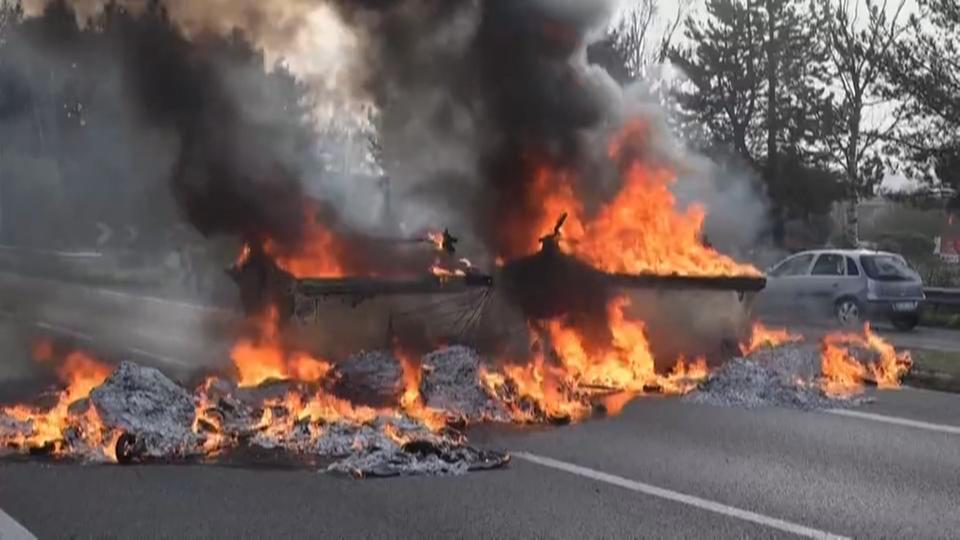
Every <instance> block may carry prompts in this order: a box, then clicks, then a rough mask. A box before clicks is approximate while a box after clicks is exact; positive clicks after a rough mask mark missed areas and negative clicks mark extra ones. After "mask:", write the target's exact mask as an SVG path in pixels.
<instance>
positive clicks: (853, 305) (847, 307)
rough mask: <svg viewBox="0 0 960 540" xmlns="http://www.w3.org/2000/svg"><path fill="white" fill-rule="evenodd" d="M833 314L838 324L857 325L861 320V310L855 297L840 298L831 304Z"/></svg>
mask: <svg viewBox="0 0 960 540" xmlns="http://www.w3.org/2000/svg"><path fill="white" fill-rule="evenodd" d="M833 316H834V317H836V319H837V322H838V323H840V326H845V327H854V326H859V325H860V322H861V321H862V320H863V311H862V310H861V308H860V303H859V302H857V300H856V299H855V298H841V299H839V300H837V303H836V304H834V305H833Z"/></svg>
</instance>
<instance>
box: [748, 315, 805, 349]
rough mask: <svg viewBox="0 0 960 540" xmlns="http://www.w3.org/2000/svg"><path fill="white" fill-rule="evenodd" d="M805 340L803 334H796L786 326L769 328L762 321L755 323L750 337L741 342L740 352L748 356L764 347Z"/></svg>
mask: <svg viewBox="0 0 960 540" xmlns="http://www.w3.org/2000/svg"><path fill="white" fill-rule="evenodd" d="M798 341H803V336H802V335H800V334H794V333H793V332H790V331H789V330H787V329H786V328H767V327H766V326H764V325H763V324H762V323H759V322H756V323H753V329H752V330H751V332H750V339H749V341H747V342H746V343H741V344H740V353H741V354H743V355H744V356H748V355H750V354H752V353H754V352H756V351H757V350H759V349H762V348H764V347H771V348H772V347H778V346H780V345H783V344H784V343H796V342H798Z"/></svg>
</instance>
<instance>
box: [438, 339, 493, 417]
mask: <svg viewBox="0 0 960 540" xmlns="http://www.w3.org/2000/svg"><path fill="white" fill-rule="evenodd" d="M421 369H422V378H421V380H420V395H421V396H422V397H423V401H424V404H425V405H426V406H427V407H429V408H431V409H436V410H440V411H445V412H446V413H447V414H448V415H450V416H455V417H459V418H460V419H462V420H463V421H464V422H467V423H476V422H483V421H494V422H510V421H511V416H510V411H508V410H507V408H506V407H505V406H504V404H503V402H502V401H500V400H498V399H494V397H493V396H491V395H490V393H489V392H488V391H487V390H486V389H485V388H484V387H483V386H482V385H481V384H480V369H481V363H480V356H479V355H478V354H477V352H476V351H474V350H473V349H470V348H467V347H461V346H455V347H447V348H444V349H440V350H438V351H434V352H432V353H430V354H428V355H426V356H424V357H423V362H422V364H421Z"/></svg>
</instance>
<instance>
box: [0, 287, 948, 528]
mask: <svg viewBox="0 0 960 540" xmlns="http://www.w3.org/2000/svg"><path fill="white" fill-rule="evenodd" d="M8 298H9V296H5V297H4V299H5V300H6V299H8ZM127 300H129V299H127ZM125 301H126V300H125ZM134 305H140V304H139V303H136V302H133V303H132V304H130V305H129V306H128V308H131V307H130V306H134ZM88 307H89V306H88ZM108 308H109V309H108ZM71 309H72V308H71ZM78 309H79V308H78ZM117 309H121V310H122V307H118V306H116V305H114V306H112V307H109V306H107V305H106V304H104V305H103V306H102V307H101V308H100V310H101V312H102V317H98V319H100V318H109V319H112V323H111V324H112V325H113V326H110V325H106V324H104V323H103V322H101V321H99V320H95V321H92V322H90V323H89V324H88V325H87V326H89V327H90V328H82V329H80V330H82V332H83V333H85V334H86V335H89V336H91V337H92V336H93V335H94V334H96V333H97V332H98V331H101V330H102V331H104V333H105V334H107V335H109V336H110V337H111V339H112V340H113V341H112V343H113V346H115V347H122V346H124V342H130V343H132V342H133V341H136V340H137V339H140V340H142V341H144V342H145V343H141V344H140V345H142V347H143V348H145V347H147V346H153V347H168V348H167V349H164V350H162V351H157V352H156V354H155V355H154V360H155V361H156V362H157V363H162V361H163V360H162V358H163V357H165V356H174V355H175V354H180V353H188V352H190V349H189V347H187V346H183V347H185V348H183V349H182V350H181V349H178V347H181V345H176V346H174V345H171V343H179V342H180V341H183V340H182V339H180V338H181V337H183V336H177V335H176V334H177V332H178V331H179V330H178V328H180V327H181V326H182V328H183V329H184V331H190V330H191V327H192V326H193V323H189V322H187V323H184V322H183V321H184V320H189V317H187V315H186V314H185V313H184V314H182V315H181V316H179V317H178V316H176V315H175V312H176V309H187V308H173V307H171V306H166V307H165V308H164V310H163V311H164V316H163V317H161V316H159V315H157V317H158V318H154V319H151V323H150V324H149V325H146V326H143V325H141V323H140V321H138V320H137V318H136V317H133V316H130V315H129V314H128V315H127V316H125V317H123V316H119V315H112V314H109V313H108V312H110V313H112V311H113V310H117ZM131 309H132V308H131ZM151 309H159V308H157V307H154V308H151ZM168 309H169V310H171V311H170V312H169V313H167V312H166V310H168ZM55 311H56V310H50V309H48V310H47V311H46V312H44V313H43V315H45V316H47V317H49V316H50V315H51V314H53V315H56V312H55ZM16 313H18V314H19V315H20V316H21V317H20V318H19V319H15V320H16V321H17V322H16V324H14V322H11V321H10V320H8V321H6V322H2V323H0V347H2V348H4V349H5V351H6V352H7V355H6V356H5V358H7V359H8V360H7V362H6V363H5V364H0V366H2V367H0V380H2V379H5V380H7V381H8V384H6V385H4V384H2V383H0V399H4V398H5V396H8V395H9V394H10V393H11V392H16V391H17V390H18V388H19V386H18V385H15V384H9V381H11V380H18V379H22V378H25V377H27V376H29V367H24V366H22V365H20V364H17V363H15V362H10V361H9V359H10V358H17V357H18V356H17V354H23V353H22V351H21V352H20V353H17V352H16V351H15V350H13V349H15V348H16V347H22V346H23V345H24V343H23V342H24V340H23V339H21V334H20V330H21V329H22V326H21V325H24V324H27V323H24V322H23V319H24V317H23V316H24V315H25V313H26V312H25V311H24V310H23V309H17V310H16ZM62 317H63V318H62V320H59V321H58V322H59V323H60V324H66V322H69V321H68V318H67V317H66V316H62ZM164 317H166V318H167V319H168V320H167V322H166V323H165V324H166V326H163V325H160V323H158V322H157V321H159V320H160V319H163V318H164ZM70 320H72V321H73V322H74V323H78V322H84V320H82V318H77V317H75V316H74V317H73V318H72V319H70ZM194 323H195V321H194ZM178 325H180V326H178ZM127 326H135V327H138V329H139V330H138V332H130V334H129V335H127V337H124V335H126V334H127V333H126V332H124V331H123V330H124V329H125V328H126V327H127ZM101 327H102V328H101ZM75 330H77V329H75ZM140 334H144V335H152V334H157V335H156V336H153V337H149V338H145V337H142V336H140ZM131 336H132V337H131ZM137 336H140V337H137ZM164 336H166V337H167V338H169V339H166V340H165V339H161V338H163V337H164ZM187 336H189V334H187ZM164 343H166V345H164ZM128 344H129V343H128ZM207 354H208V355H209V356H211V357H212V356H214V355H215V354H214V353H212V352H209V351H208V352H207ZM181 363H182V361H181ZM874 396H875V398H876V401H875V402H874V403H872V404H870V405H866V406H864V407H860V408H858V409H856V410H854V413H853V414H855V415H856V416H850V415H840V414H835V413H831V412H825V411H821V412H801V411H795V410H787V409H779V408H758V409H749V410H748V409H742V408H721V407H713V406H708V405H699V404H692V403H688V402H685V401H683V400H681V399H676V398H645V399H639V400H637V401H634V402H633V403H632V404H630V405H629V406H628V407H627V408H626V409H625V410H624V411H623V413H622V414H621V415H619V416H617V417H615V418H609V419H599V420H593V421H589V422H584V423H582V424H578V425H573V426H567V427H563V428H538V429H520V428H508V427H482V428H478V429H475V430H473V431H472V432H471V433H470V437H471V440H472V441H473V442H474V443H475V444H478V445H480V446H484V447H491V448H500V449H508V450H510V451H512V452H513V453H514V460H513V462H512V463H511V464H510V466H509V467H508V468H506V469H504V470H499V471H491V472H484V473H472V474H469V475H466V476H463V477H453V478H399V479H389V480H368V481H356V480H352V479H347V478H343V477H339V476H333V475H329V474H325V473H318V472H315V471H307V470H302V469H289V468H267V467H258V468H251V467H246V468H240V467H227V466H200V465H191V466H175V465H170V466H132V467H118V466H80V465H66V464H56V463H40V462H36V461H32V462H31V461H9V460H8V461H2V462H0V509H2V512H6V514H8V515H9V516H10V517H11V518H12V519H14V520H16V521H17V522H19V523H20V524H22V525H23V526H24V527H25V528H26V529H28V530H30V531H31V532H32V533H33V534H35V535H36V536H37V537H40V538H67V537H97V538H99V537H124V538H126V537H151V538H155V537H162V538H185V537H186V538H201V537H202V538H208V537H225V538H236V537H271V538H282V537H304V536H309V537H333V538H337V537H366V538H410V537H423V538H449V537H458V538H459V537H464V538H516V537H523V538H641V537H644V538H664V537H671V538H673V537H680V538H686V537H689V538H703V537H710V538H743V537H757V538H767V537H771V538H772V537H795V536H808V537H825V536H828V535H837V536H850V537H909V538H943V537H951V536H955V535H956V534H957V533H956V531H958V530H960V512H958V511H957V508H960V484H958V483H957V481H956V479H957V478H958V475H960V395H952V394H942V393H936V392H928V391H922V390H915V389H903V390H900V391H885V392H877V393H875V394H874ZM2 512H0V538H2V539H4V540H5V539H6V537H5V536H4V534H5V533H7V534H10V532H9V531H12V529H11V528H9V527H6V526H5V525H4V524H5V523H9V520H5V519H4V515H3V513H2Z"/></svg>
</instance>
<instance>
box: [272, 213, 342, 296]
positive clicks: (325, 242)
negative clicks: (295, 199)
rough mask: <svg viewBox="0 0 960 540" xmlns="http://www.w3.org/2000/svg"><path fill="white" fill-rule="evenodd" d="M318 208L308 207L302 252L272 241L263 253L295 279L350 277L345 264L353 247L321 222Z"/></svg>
mask: <svg viewBox="0 0 960 540" xmlns="http://www.w3.org/2000/svg"><path fill="white" fill-rule="evenodd" d="M317 213H318V209H316V208H314V205H312V204H306V205H304V218H303V223H304V225H303V229H304V230H303V235H304V238H303V240H302V242H301V244H300V249H298V250H296V251H294V252H291V251H289V250H284V249H281V247H280V245H279V244H278V243H277V242H276V241H275V240H274V239H271V238H268V239H267V240H266V241H265V242H264V243H263V250H264V252H265V253H266V254H267V255H270V256H271V257H272V258H273V259H274V261H276V263H277V265H278V266H280V268H282V269H284V270H286V271H287V272H289V273H290V274H292V275H293V276H294V277H298V278H303V277H340V276H343V275H345V274H346V272H347V268H346V264H345V263H344V260H345V254H346V252H347V250H348V249H349V245H347V243H346V242H345V241H344V240H343V239H341V238H340V237H339V236H337V234H336V233H335V232H334V231H333V230H331V229H329V228H327V227H325V226H324V225H323V224H321V223H319V222H318V221H317V216H316V214H317Z"/></svg>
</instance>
